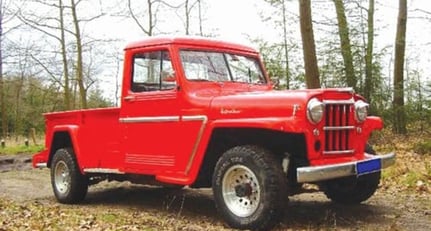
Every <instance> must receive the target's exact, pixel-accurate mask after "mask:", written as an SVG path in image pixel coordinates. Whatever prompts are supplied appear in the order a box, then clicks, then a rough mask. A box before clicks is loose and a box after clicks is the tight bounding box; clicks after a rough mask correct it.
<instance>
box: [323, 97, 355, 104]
mask: <svg viewBox="0 0 431 231" xmlns="http://www.w3.org/2000/svg"><path fill="white" fill-rule="evenodd" d="M323 103H324V104H354V103H355V100H354V99H353V98H351V99H347V100H334V99H333V100H330V99H324V100H323Z"/></svg>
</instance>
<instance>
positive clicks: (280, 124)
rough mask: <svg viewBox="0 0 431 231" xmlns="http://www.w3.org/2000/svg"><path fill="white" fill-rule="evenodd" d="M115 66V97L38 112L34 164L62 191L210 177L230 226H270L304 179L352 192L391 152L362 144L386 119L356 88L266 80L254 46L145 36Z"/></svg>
mask: <svg viewBox="0 0 431 231" xmlns="http://www.w3.org/2000/svg"><path fill="white" fill-rule="evenodd" d="M123 71H124V72H123V82H122V96H121V106H120V107H118V108H117V107H116V108H103V109H89V110H76V111H66V112H54V113H47V114H45V115H44V116H45V120H46V142H45V146H46V149H45V150H44V151H42V152H40V153H38V154H36V155H34V157H33V166H34V167H38V168H41V167H48V168H50V172H51V182H52V187H53V191H54V194H55V197H56V199H57V200H58V201H59V202H60V203H66V204H69V203H78V202H80V201H82V200H83V199H84V198H85V196H86V193H87V190H88V186H89V185H92V184H95V183H98V182H100V181H102V180H117V181H130V182H132V183H141V184H151V185H161V186H177V187H182V186H188V187H190V188H203V187H212V191H213V197H214V201H215V205H216V207H217V209H218V211H219V213H220V214H221V216H222V217H223V218H224V220H225V221H226V222H227V223H228V224H229V225H230V226H231V227H234V228H240V229H269V228H271V227H273V226H274V225H276V224H277V223H278V221H279V219H280V217H281V215H282V213H283V211H284V210H285V205H286V202H287V201H288V196H289V195H292V194H294V193H297V192H301V190H298V189H300V188H301V185H302V184H303V183H315V184H317V185H318V186H319V189H321V190H322V191H323V192H324V193H325V194H326V196H327V197H328V198H329V199H331V200H332V201H335V202H338V203H346V204H354V203H360V202H362V201H365V200H367V199H368V198H369V197H371V196H372V195H373V193H374V192H375V191H376V189H377V187H378V184H379V181H380V171H381V169H383V168H386V167H388V166H390V165H391V164H393V163H394V162H395V154H394V153H389V154H385V155H375V153H374V151H373V149H372V148H371V146H369V145H368V144H367V140H368V138H369V136H370V134H371V133H372V131H373V130H375V129H381V128H382V126H383V125H382V120H381V119H380V118H378V117H374V116H368V115H367V111H368V104H367V103H366V101H365V99H364V98H362V97H361V96H359V95H357V94H355V93H354V91H353V90H352V89H349V88H339V89H338V88H335V89H311V90H285V91H277V90H273V84H272V83H271V81H270V80H269V77H268V75H267V73H266V71H265V67H264V66H263V63H262V61H261V59H260V57H259V54H258V53H257V52H256V51H255V50H254V49H252V48H250V47H247V46H243V45H239V44H233V43H229V42H223V41H216V40H212V39H205V38H195V37H153V38H148V39H145V40H142V41H139V42H135V43H131V44H129V45H128V46H127V47H126V48H125V57H124V69H123ZM143 196H144V195H143ZM292 212H294V211H292Z"/></svg>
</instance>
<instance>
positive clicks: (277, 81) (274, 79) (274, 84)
mask: <svg viewBox="0 0 431 231" xmlns="http://www.w3.org/2000/svg"><path fill="white" fill-rule="evenodd" d="M270 81H271V85H272V87H273V88H278V86H279V85H280V79H279V78H277V77H272V78H271V79H270Z"/></svg>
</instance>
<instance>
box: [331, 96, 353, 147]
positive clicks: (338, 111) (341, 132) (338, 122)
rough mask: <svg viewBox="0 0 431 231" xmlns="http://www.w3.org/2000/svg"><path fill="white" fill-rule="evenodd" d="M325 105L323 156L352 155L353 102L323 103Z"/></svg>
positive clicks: (333, 101) (332, 101)
mask: <svg viewBox="0 0 431 231" xmlns="http://www.w3.org/2000/svg"><path fill="white" fill-rule="evenodd" d="M324 103H325V113H326V114H325V126H324V127H323V130H324V132H325V149H324V151H323V154H352V153H354V149H353V148H352V140H351V139H352V138H353V137H352V135H353V131H354V128H355V126H354V125H353V123H354V105H353V100H352V101H350V100H347V101H335V100H331V101H326V102H325V101H324Z"/></svg>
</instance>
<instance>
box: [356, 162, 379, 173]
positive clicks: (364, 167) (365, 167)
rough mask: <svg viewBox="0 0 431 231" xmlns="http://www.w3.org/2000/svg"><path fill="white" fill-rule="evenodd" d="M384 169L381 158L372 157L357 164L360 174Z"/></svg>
mask: <svg viewBox="0 0 431 231" xmlns="http://www.w3.org/2000/svg"><path fill="white" fill-rule="evenodd" d="M381 169H382V163H381V161H380V159H371V160H367V161H363V162H360V163H357V164H356V170H357V173H358V175H363V174H367V173H371V172H377V171H380V170H381Z"/></svg>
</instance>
